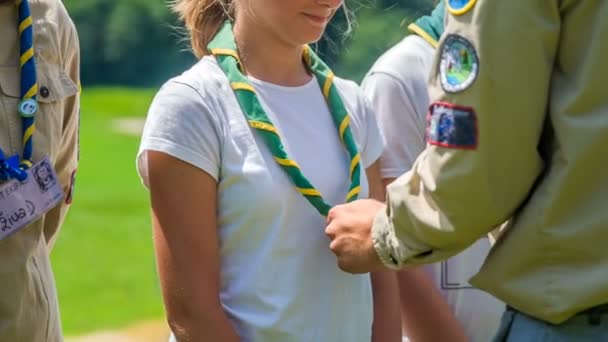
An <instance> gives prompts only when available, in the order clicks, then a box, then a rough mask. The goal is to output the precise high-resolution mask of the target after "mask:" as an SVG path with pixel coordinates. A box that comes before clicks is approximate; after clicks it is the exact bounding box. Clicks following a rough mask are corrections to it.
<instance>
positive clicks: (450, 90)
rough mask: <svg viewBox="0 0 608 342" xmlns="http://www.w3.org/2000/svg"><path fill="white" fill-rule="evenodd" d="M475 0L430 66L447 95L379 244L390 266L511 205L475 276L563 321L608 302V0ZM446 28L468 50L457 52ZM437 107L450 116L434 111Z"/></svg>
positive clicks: (474, 230) (498, 217)
mask: <svg viewBox="0 0 608 342" xmlns="http://www.w3.org/2000/svg"><path fill="white" fill-rule="evenodd" d="M470 2H472V3H474V6H473V7H472V8H470V9H469V10H468V11H465V13H462V14H460V15H455V14H453V13H452V14H449V20H448V26H447V28H446V33H445V36H444V37H443V38H442V40H441V42H440V47H439V51H438V55H437V57H436V62H435V66H434V71H433V74H432V76H431V79H430V86H431V89H430V94H431V99H433V100H434V101H441V102H444V103H447V105H436V106H435V107H432V109H431V110H430V113H429V122H430V123H431V124H430V125H429V126H428V127H427V136H428V137H429V145H428V146H427V148H426V150H425V152H423V154H422V155H421V156H420V157H419V158H418V159H417V161H416V163H415V165H414V166H413V168H412V170H411V171H410V172H409V173H406V174H405V175H403V176H402V177H401V178H399V179H398V180H397V181H396V182H395V183H393V184H392V185H390V186H389V188H388V206H387V212H386V213H381V214H379V215H378V216H377V217H376V220H375V222H374V226H373V233H372V235H373V238H374V242H375V246H376V250H377V251H378V254H379V256H380V257H381V259H383V261H384V262H385V263H386V264H387V265H388V266H391V267H403V266H406V265H409V264H419V263H431V262H435V261H437V260H441V259H445V258H447V257H449V256H451V255H454V254H456V253H457V252H459V251H461V250H463V249H464V248H466V247H467V246H469V245H470V244H472V243H473V242H474V241H475V240H477V239H478V238H479V237H481V236H483V235H485V234H486V233H488V232H490V231H491V230H492V228H493V227H495V226H497V225H499V224H500V223H501V222H503V221H505V220H506V219H508V218H509V217H513V224H512V226H511V227H509V228H508V229H507V230H506V232H505V233H504V234H503V235H502V236H501V238H500V239H499V241H498V242H497V243H496V245H495V247H494V248H493V250H492V252H491V253H490V255H489V257H488V258H487V260H486V262H485V265H484V266H483V267H482V269H481V271H480V272H479V274H478V275H477V276H475V277H474V278H473V279H472V283H473V285H475V286H477V287H479V288H481V289H483V290H486V291H488V292H490V293H491V294H493V295H495V296H496V297H498V298H499V299H501V300H503V301H504V302H506V303H507V304H509V305H511V306H513V307H515V308H516V309H518V310H520V311H522V312H524V313H527V314H529V315H532V316H534V317H537V318H539V319H542V320H545V321H548V322H551V323H560V322H563V321H564V320H566V319H567V318H569V317H571V316H572V315H574V314H575V313H577V312H579V311H581V310H584V309H586V308H589V307H592V306H596V305H598V304H603V303H608V249H607V248H608V152H607V148H608V91H607V87H606V82H607V81H608V64H607V63H608V39H607V37H608V20H607V19H608V2H607V1H586V0H509V1H503V0H477V1H476V3H475V1H470ZM448 3H456V2H455V1H448ZM450 35H458V37H460V38H463V39H464V41H466V42H468V43H469V44H470V46H471V47H472V50H471V49H469V50H470V51H469V50H467V49H466V48H464V49H456V51H458V50H460V52H461V54H460V57H458V55H454V54H450V49H449V47H450V46H448V47H447V48H446V44H448V43H449V42H452V43H449V44H450V45H451V47H454V46H456V45H458V44H454V43H453V42H454V41H458V40H460V38H458V37H454V36H452V38H450ZM455 38H456V39H455ZM462 42H463V40H460V46H461V47H462V46H466V45H463V44H462ZM444 52H445V53H444ZM452 52H453V51H452ZM471 52H473V54H471ZM464 55H466V58H464V57H462V56H464ZM454 57H456V59H454ZM459 58H460V59H459ZM454 61H457V62H459V63H454ZM457 64H458V65H457ZM470 65H476V68H477V70H475V68H471V67H470ZM442 66H443V70H444V71H442ZM455 66H456V68H455ZM461 67H463V69H464V70H465V71H464V72H462V71H460V74H459V71H458V70H459V68H461ZM450 70H451V71H450ZM466 70H469V72H467V71H466ZM471 70H473V71H472V72H471ZM471 75H472V76H471ZM449 76H456V77H458V76H460V80H461V81H460V82H459V81H454V79H451V80H450V78H449ZM463 76H464V77H463ZM466 76H469V80H471V79H472V83H471V82H470V81H462V80H463V79H467V77H466ZM455 79H458V78H455ZM446 81H447V83H446ZM446 84H447V86H446ZM453 85H461V86H464V89H458V87H454V86H453ZM453 105H456V106H458V107H457V108H460V109H459V110H460V112H459V113H455V112H454V111H452V112H450V110H449V106H453ZM462 106H465V107H470V109H466V108H465V109H464V111H463V110H462ZM436 108H440V109H442V110H443V112H447V113H448V115H447V116H446V117H447V119H445V120H443V121H442V122H441V121H435V123H434V124H433V120H432V119H433V118H434V117H435V114H440V111H439V110H435V109H436ZM446 108H448V109H447V110H446ZM467 111H468V112H474V114H475V115H470V114H466V113H467ZM463 113H464V114H463ZM457 116H458V117H457ZM436 119H437V120H439V119H440V118H436ZM450 119H452V121H450ZM437 123H440V124H437ZM441 123H442V124H443V126H442V125H441ZM470 124H474V125H470ZM475 131H476V133H475ZM458 132H460V133H458ZM471 132H473V133H472V134H468V135H467V133H471ZM459 134H461V136H459ZM440 145H443V146H440Z"/></svg>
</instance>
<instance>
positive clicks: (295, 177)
mask: <svg viewBox="0 0 608 342" xmlns="http://www.w3.org/2000/svg"><path fill="white" fill-rule="evenodd" d="M207 48H208V50H209V52H210V53H211V54H212V55H214V56H215V58H216V60H217V62H218V64H219V66H220V68H221V69H222V71H223V72H224V73H225V74H226V77H227V78H228V80H229V81H230V85H231V88H232V90H233V91H234V94H235V96H236V99H237V100H238V102H239V105H240V106H241V109H242V110H243V113H244V115H245V117H246V118H247V122H248V123H249V126H250V127H252V128H253V129H255V131H256V132H257V133H258V134H259V135H260V136H261V137H262V140H263V141H264V143H265V145H266V146H267V147H268V149H269V150H270V152H271V153H272V155H273V158H274V160H275V162H276V163H277V164H278V165H280V166H281V168H282V169H283V170H284V171H285V172H286V173H287V175H288V176H289V178H290V179H291V181H292V183H293V184H294V186H295V190H296V191H297V192H299V193H300V194H302V196H304V197H305V198H306V199H307V200H308V202H310V204H311V205H312V206H314V207H315V208H316V209H317V211H319V213H320V214H321V215H323V216H327V214H328V212H329V210H330V209H331V207H332V206H331V205H330V204H329V203H327V202H325V200H324V199H323V196H322V194H321V193H320V192H319V191H318V190H317V189H316V188H315V187H314V186H313V185H312V184H311V183H310V181H309V180H308V179H307V178H306V177H305V176H304V174H303V173H302V170H301V169H300V166H299V165H298V163H297V162H296V161H295V160H293V159H291V158H290V157H289V156H288V155H287V152H286V150H285V146H284V145H283V142H282V140H281V135H280V134H279V132H278V130H277V129H276V128H275V126H274V125H273V123H272V121H271V120H270V118H269V117H268V115H267V114H266V112H265V111H264V109H263V108H262V105H261V104H260V101H259V99H258V97H257V95H256V92H255V89H254V88H253V86H252V85H251V83H250V82H249V80H248V79H247V77H246V76H245V75H244V74H243V68H242V65H241V61H240V59H239V55H238V53H237V46H236V42H235V40H234V34H233V33H232V24H231V23H230V22H225V23H224V25H223V26H222V28H221V29H220V30H219V32H218V33H217V34H216V35H215V37H214V38H213V40H212V41H211V42H210V43H209V45H208V46H207ZM302 60H303V61H304V63H306V65H307V66H308V68H309V70H310V71H311V72H312V73H313V75H314V76H315V77H316V79H317V81H318V83H319V87H320V88H321V91H322V93H323V96H324V97H325V100H326V102H327V106H328V107H329V111H330V113H331V116H332V119H333V122H334V125H335V126H336V131H337V134H339V137H340V140H341V141H342V143H343V144H344V147H345V149H346V151H347V153H348V156H349V165H350V168H349V174H348V177H349V180H350V186H349V188H348V192H347V193H346V194H345V196H344V198H345V201H347V202H348V201H353V200H356V199H357V198H358V195H359V192H360V191H361V187H360V177H361V162H360V155H359V151H358V150H357V145H356V144H355V139H354V137H353V134H352V131H351V129H350V125H349V123H350V119H349V116H348V112H347V111H346V107H345V106H344V103H343V102H342V97H341V96H340V94H339V93H338V89H337V88H336V85H335V84H334V77H335V76H334V73H333V72H332V71H331V70H330V69H329V67H328V66H327V65H326V64H325V63H324V62H323V61H322V60H321V59H320V58H319V57H318V56H317V55H316V54H315V53H314V52H313V51H312V50H311V49H310V48H309V47H308V46H305V47H304V50H303V53H302ZM311 138H312V137H311ZM346 176H347V175H345V177H346Z"/></svg>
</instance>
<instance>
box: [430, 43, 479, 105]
mask: <svg viewBox="0 0 608 342" xmlns="http://www.w3.org/2000/svg"><path fill="white" fill-rule="evenodd" d="M440 53H441V61H440V64H439V74H440V78H441V86H442V87H443V90H445V91H447V92H448V93H458V92H461V91H463V90H465V89H467V88H468V87H470V86H471V84H473V82H475V79H476V78H477V73H478V72H479V58H478V57H477V52H476V51H475V48H474V47H473V45H472V44H471V43H470V42H469V41H468V40H466V39H465V38H464V37H461V36H458V35H455V34H450V35H448V36H447V37H446V39H445V41H444V42H443V45H442V46H441V52H440Z"/></svg>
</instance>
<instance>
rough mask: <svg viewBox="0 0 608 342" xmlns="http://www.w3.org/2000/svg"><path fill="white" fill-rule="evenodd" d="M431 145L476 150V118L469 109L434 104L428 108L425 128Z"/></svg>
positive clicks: (471, 109) (441, 103)
mask: <svg viewBox="0 0 608 342" xmlns="http://www.w3.org/2000/svg"><path fill="white" fill-rule="evenodd" d="M426 135H427V142H428V143H429V144H431V145H436V146H441V147H446V148H455V149H463V150H474V149H476V148H477V138H478V137H477V116H475V111H474V110H473V108H471V107H465V106H459V105H455V104H451V103H445V102H435V103H433V104H431V107H430V108H429V114H428V116H427V127H426Z"/></svg>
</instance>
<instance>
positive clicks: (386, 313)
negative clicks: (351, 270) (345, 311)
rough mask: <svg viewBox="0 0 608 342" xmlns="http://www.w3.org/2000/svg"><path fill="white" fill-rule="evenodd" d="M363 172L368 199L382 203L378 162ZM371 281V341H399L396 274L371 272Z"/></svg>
mask: <svg viewBox="0 0 608 342" xmlns="http://www.w3.org/2000/svg"><path fill="white" fill-rule="evenodd" d="M365 172H366V174H367V180H368V183H369V197H370V198H373V199H377V200H379V201H382V200H383V199H384V189H383V186H382V180H381V178H380V165H379V162H377V161H376V162H375V163H373V164H372V165H370V167H368V168H367V169H366V170H365ZM371 279H372V289H373V293H374V325H373V332H372V341H374V342H391V341H401V319H400V317H401V313H400V311H399V288H398V286H397V277H396V274H395V272H393V271H390V270H385V271H378V272H372V274H371Z"/></svg>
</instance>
